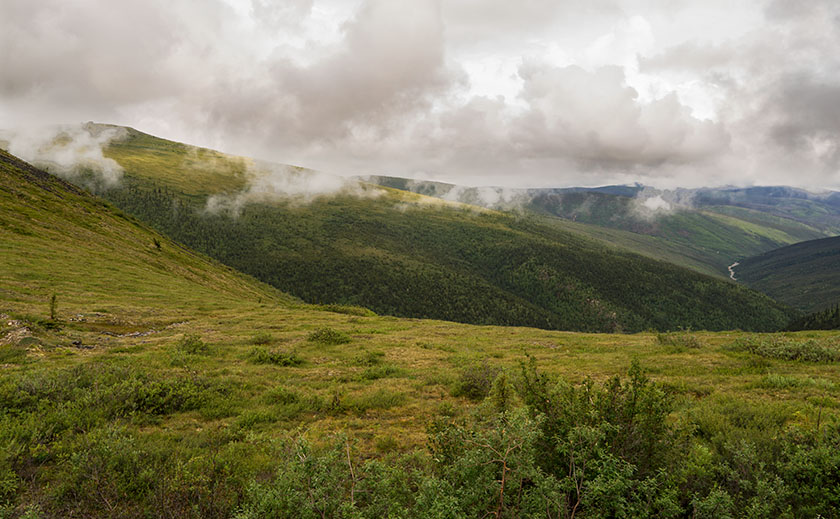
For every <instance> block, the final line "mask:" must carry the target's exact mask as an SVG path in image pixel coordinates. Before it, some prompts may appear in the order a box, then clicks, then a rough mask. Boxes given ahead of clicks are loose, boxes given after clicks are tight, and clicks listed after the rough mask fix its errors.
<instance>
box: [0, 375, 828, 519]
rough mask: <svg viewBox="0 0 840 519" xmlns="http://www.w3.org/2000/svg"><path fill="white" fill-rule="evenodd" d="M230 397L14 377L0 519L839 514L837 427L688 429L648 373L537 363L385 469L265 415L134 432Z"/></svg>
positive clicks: (176, 386) (729, 402) (2, 418)
mask: <svg viewBox="0 0 840 519" xmlns="http://www.w3.org/2000/svg"><path fill="white" fill-rule="evenodd" d="M377 365H378V364H377ZM227 391H228V390H227V389H226V388H225V387H224V386H219V385H214V384H213V383H210V382H208V381H206V380H203V379H201V378H196V376H195V375H185V376H173V377H171V378H167V379H162V380H154V379H151V378H149V377H148V375H147V374H145V373H144V372H142V371H140V370H137V369H133V368H124V367H118V366H111V365H107V364H91V365H86V366H81V367H79V368H72V369H65V370H57V371H53V372H41V371H38V372H32V373H27V374H18V375H15V376H14V377H7V378H5V379H3V380H2V381H0V517H3V518H4V519H5V518H11V517H15V518H16V517H32V518H52V517H158V516H160V517H196V518H198V517H210V518H214V517H219V518H221V517H237V518H238V519H250V518H269V519H270V518H321V517H332V518H381V517H417V518H440V517H445V518H446V517H451V518H458V517H487V516H490V517H499V518H517V517H533V518H539V517H545V518H556V517H565V518H571V517H578V518H587V517H592V518H594V517H633V518H637V517H638V518H644V517H657V518H679V517H696V518H717V517H733V518H734V517H756V518H759V517H781V518H795V517H818V516H821V517H834V516H836V515H837V514H838V513H840V492H837V490H836V489H838V488H840V424H837V423H836V422H834V421H828V423H821V422H820V421H817V422H816V423H815V424H811V425H810V426H805V427H803V426H801V425H800V426H790V425H786V423H787V422H786V418H785V415H784V413H783V412H782V411H781V410H780V408H778V407H772V406H771V407H765V408H757V407H756V406H755V405H753V404H749V403H745V402H744V401H743V400H740V399H711V400H709V401H708V402H706V403H704V404H702V405H700V406H699V407H697V408H695V411H693V412H692V413H690V414H689V415H687V416H686V417H685V418H684V419H683V420H680V421H674V420H673V419H672V418H671V417H672V411H673V410H674V409H675V406H676V405H677V401H676V400H675V399H674V397H673V396H671V395H670V394H669V393H668V392H666V391H664V390H663V388H661V387H660V386H659V385H658V384H656V383H654V382H652V381H651V380H650V379H649V378H648V377H647V376H646V375H645V373H644V372H643V371H642V369H641V368H640V367H639V366H638V364H633V365H632V366H631V367H630V369H629V371H628V374H627V377H624V378H621V377H614V378H612V379H610V380H607V381H605V382H604V383H595V382H594V381H592V380H585V381H583V382H582V383H578V384H572V383H569V382H567V381H565V380H563V379H561V378H558V377H554V376H551V375H548V374H546V373H544V372H541V371H539V370H538V369H537V368H536V365H535V364H534V362H533V361H531V362H530V363H522V366H521V369H520V370H519V371H518V372H513V371H499V372H497V375H496V376H495V378H494V379H493V381H492V383H491V384H490V390H489V391H488V393H487V396H486V397H485V400H484V402H483V403H482V404H480V405H478V406H476V407H475V408H474V411H473V413H472V414H470V415H469V416H468V417H462V418H457V419H453V418H446V417H440V418H438V419H435V420H433V421H432V422H431V423H430V425H429V428H428V450H427V454H424V453H422V452H414V453H405V454H402V455H398V456H391V457H389V458H371V457H369V456H363V455H362V454H361V453H360V452H359V451H358V450H357V446H356V443H355V442H354V440H353V439H352V438H349V437H347V436H338V437H335V438H334V439H333V440H332V441H331V442H329V443H327V444H324V443H323V442H313V441H311V440H307V439H306V438H305V437H301V436H293V437H287V438H285V439H280V440H270V441H269V440H266V439H263V440H259V439H258V438H259V437H258V436H253V435H249V434H247V431H248V430H249V429H251V428H253V427H254V426H256V425H258V424H259V423H261V422H264V421H265V420H266V419H272V420H276V419H278V417H271V416H268V415H266V414H265V412H263V411H261V412H258V411H253V412H251V411H249V412H244V413H242V414H241V415H240V416H239V418H238V419H237V420H236V422H235V423H234V425H233V426H231V427H230V428H227V429H215V430H208V431H207V432H205V433H203V434H201V435H198V436H196V437H195V438H193V439H190V440H189V441H187V442H183V441H178V440H176V439H174V438H170V437H168V436H167V435H162V434H147V433H143V432H142V429H140V428H138V427H136V425H142V424H145V423H148V422H149V421H150V420H154V419H155V417H157V416H163V415H171V414H174V413H183V412H188V411H191V410H203V409H207V408H210V407H212V406H213V405H215V404H214V403H215V402H218V401H219V400H220V399H223V398H225V396H226V394H227V393H226V392H227ZM266 398H267V399H270V401H271V403H272V404H274V405H275V406H277V411H276V412H278V413H279V412H280V410H285V411H283V412H285V413H287V415H288V416H294V414H295V413H301V412H324V413H342V412H356V413H364V412H365V410H367V409H387V408H388V407H390V406H393V405H399V403H400V402H401V401H402V399H403V398H404V397H403V396H402V395H400V394H398V393H392V392H388V391H383V390H379V391H374V392H370V393H367V394H364V395H360V396H355V397H353V398H344V397H342V396H341V395H336V396H335V397H334V398H333V399H332V401H329V400H324V399H320V398H313V397H304V396H302V395H300V394H298V393H296V392H295V391H292V390H289V389H287V388H285V387H282V386H278V387H277V388H276V389H274V390H272V391H270V392H269V393H267V394H266ZM261 413H262V414H261ZM288 413H291V414H288ZM35 467H38V470H37V471H36V470H34V468H35ZM33 488H37V489H38V491H37V492H34V493H32V492H30V490H31V489H33ZM23 495H27V496H29V499H28V500H27V501H19V498H20V496H23Z"/></svg>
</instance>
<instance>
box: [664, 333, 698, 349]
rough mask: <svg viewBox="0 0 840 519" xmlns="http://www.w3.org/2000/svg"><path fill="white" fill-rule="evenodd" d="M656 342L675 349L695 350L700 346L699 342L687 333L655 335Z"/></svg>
mask: <svg viewBox="0 0 840 519" xmlns="http://www.w3.org/2000/svg"><path fill="white" fill-rule="evenodd" d="M656 342H658V343H659V344H662V345H664V346H672V347H675V348H690V349H697V348H700V347H701V346H702V344H701V343H700V340H699V339H698V338H697V337H696V336H694V335H691V334H689V333H688V332H668V333H657V334H656Z"/></svg>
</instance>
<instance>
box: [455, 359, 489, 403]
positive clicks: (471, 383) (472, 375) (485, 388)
mask: <svg viewBox="0 0 840 519" xmlns="http://www.w3.org/2000/svg"><path fill="white" fill-rule="evenodd" d="M499 372H501V368H499V367H496V366H491V365H489V364H487V362H486V361H485V362H482V363H480V364H474V365H472V366H468V367H467V368H464V370H462V371H461V373H460V375H459V376H458V379H457V380H456V381H455V384H454V386H453V388H452V396H456V397H465V398H469V399H470V400H476V401H477V400H481V399H483V398H484V397H486V396H487V395H488V394H489V393H490V388H491V387H492V386H493V381H494V380H495V379H496V377H497V376H498V375H499Z"/></svg>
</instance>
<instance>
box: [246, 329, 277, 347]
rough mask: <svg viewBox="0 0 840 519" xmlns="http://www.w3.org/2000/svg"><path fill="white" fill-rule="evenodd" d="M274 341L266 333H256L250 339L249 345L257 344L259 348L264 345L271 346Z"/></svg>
mask: <svg viewBox="0 0 840 519" xmlns="http://www.w3.org/2000/svg"><path fill="white" fill-rule="evenodd" d="M272 341H274V337H273V336H272V335H271V334H270V333H268V332H257V333H255V334H254V336H253V337H251V340H250V341H249V342H250V343H251V344H257V345H261V346H265V345H266V344H271V342H272Z"/></svg>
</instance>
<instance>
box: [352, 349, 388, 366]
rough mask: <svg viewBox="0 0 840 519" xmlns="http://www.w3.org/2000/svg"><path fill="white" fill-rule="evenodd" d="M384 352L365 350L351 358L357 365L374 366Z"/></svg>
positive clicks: (379, 361) (380, 359)
mask: <svg viewBox="0 0 840 519" xmlns="http://www.w3.org/2000/svg"><path fill="white" fill-rule="evenodd" d="M383 357H385V354H384V353H383V352H381V351H365V352H363V353H361V354H359V355H357V356H356V358H355V359H353V363H354V364H356V365H357V366H376V365H378V364H380V363H381V362H382V358H383Z"/></svg>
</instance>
